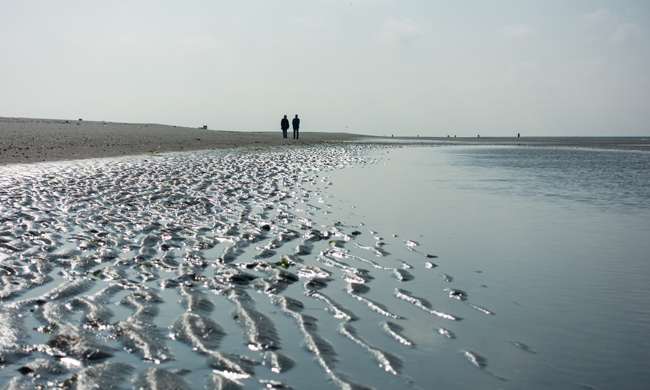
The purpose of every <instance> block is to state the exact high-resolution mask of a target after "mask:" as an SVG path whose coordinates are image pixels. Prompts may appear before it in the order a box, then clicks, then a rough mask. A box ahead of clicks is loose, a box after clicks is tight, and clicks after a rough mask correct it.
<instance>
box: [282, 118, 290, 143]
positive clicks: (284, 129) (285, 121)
mask: <svg viewBox="0 0 650 390" xmlns="http://www.w3.org/2000/svg"><path fill="white" fill-rule="evenodd" d="M280 127H281V128H282V138H287V130H288V129H289V119H287V116H286V115H285V116H284V118H282V121H280Z"/></svg>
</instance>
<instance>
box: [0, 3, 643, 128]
mask: <svg viewBox="0 0 650 390" xmlns="http://www.w3.org/2000/svg"><path fill="white" fill-rule="evenodd" d="M0 90H1V91H2V92H1V93H0V116H14V117H35V118H61V119H77V118H84V119H87V120H107V121H117V122H145V123H161V124H171V125H182V126H192V127H198V126H201V125H203V124H206V125H209V126H210V128H212V129H225V130H239V131H249V130H251V131H252V130H270V131H271V130H272V131H278V132H279V123H280V119H281V117H282V115H285V114H286V115H288V116H289V117H293V116H294V115H295V114H299V116H300V117H301V118H302V121H303V131H310V130H311V131H332V132H336V131H347V132H353V133H361V134H376V135H390V134H395V135H421V136H423V135H431V136H446V135H447V134H450V135H452V136H453V135H454V134H455V135H458V136H476V135H477V134H481V135H482V136H488V135H516V133H518V132H519V133H522V135H561V136H571V135H582V136H587V135H650V1H648V0H629V1H626V0H616V1H597V0H576V1H571V0H561V1H560V0H557V1H548V0H537V1H525V0H500V1H497V0H465V1H450V0H444V1H438V0H395V1H390V0H346V1H338V0H313V1H307V0H275V1H268V0H266V1H265V0H259V1H253V0H238V1H214V0H205V1H183V2H181V1H165V0H155V1H153V0H151V1H148V0H147V1H145V0H130V1H121V0H111V1H99V0H96V1H87V0H83V1H81V0H79V1H63V0H62V1H55V0H47V1H45V0H41V1H31V0H20V1H18V0H16V1H9V0H0Z"/></svg>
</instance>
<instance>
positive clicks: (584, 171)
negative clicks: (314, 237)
mask: <svg viewBox="0 0 650 390" xmlns="http://www.w3.org/2000/svg"><path fill="white" fill-rule="evenodd" d="M378 154H380V155H381V160H380V162H379V164H377V165H373V166H366V167H363V168H361V169H358V172H353V171H354V170H345V171H337V172H334V173H333V174H332V178H331V180H332V181H333V182H334V183H335V185H337V195H338V197H339V198H341V199H346V200H348V201H349V203H350V204H351V205H355V206H356V208H354V209H353V217H352V218H353V219H354V218H357V219H359V220H363V221H365V222H366V223H368V224H369V225H370V224H372V225H373V226H376V228H377V230H379V231H381V232H382V233H390V232H398V231H399V232H401V233H402V234H403V235H405V236H408V237H413V238H414V239H417V240H420V242H421V244H422V250H423V251H425V252H427V253H435V254H437V255H439V256H440V259H439V261H438V263H439V264H440V265H441V268H442V265H444V271H442V272H444V273H446V274H450V275H452V276H453V277H454V280H453V283H450V285H452V286H454V287H457V288H460V289H462V290H465V291H467V292H468V293H469V294H470V296H472V297H473V298H474V300H475V301H476V302H477V303H483V304H485V306H487V307H489V308H490V309H492V310H494V311H495V312H496V313H497V315H496V316H493V317H489V318H487V319H485V320H484V321H480V322H466V323H463V324H462V326H461V329H463V330H464V331H466V332H468V333H467V334H465V333H463V339H464V340H465V341H466V342H468V343H470V344H472V343H474V344H475V345H480V346H481V348H480V351H481V352H484V354H485V355H486V356H488V357H489V358H490V365H491V366H493V367H494V366H495V365H502V366H501V367H500V368H501V369H502V370H499V371H498V373H499V374H500V375H503V376H505V377H507V378H508V380H509V381H510V382H515V383H518V385H514V386H512V388H520V387H522V386H523V387H527V388H543V387H545V385H544V384H545V383H548V384H549V386H555V387H566V386H568V385H569V384H577V383H587V384H590V385H593V386H596V388H600V387H608V386H611V384H612V383H615V381H618V380H620V381H622V382H620V383H625V386H626V387H629V388H642V387H643V385H642V383H644V381H647V379H648V376H647V372H646V370H645V367H644V362H646V361H648V358H650V355H649V353H648V347H650V345H648V344H649V342H648V340H649V339H650V337H649V336H650V312H649V311H648V310H647V309H645V308H646V307H647V302H648V299H650V264H649V262H648V253H650V243H649V242H648V237H650V226H649V225H648V223H647V221H648V220H649V217H650V176H648V175H647V172H648V168H650V167H649V165H650V160H649V159H648V154H647V153H644V152H630V151H603V150H586V149H564V148H562V149H555V148H517V147H467V146H460V147H451V148H450V147H438V148H426V147H422V148H403V149H391V150H389V151H381V152H378ZM355 170H356V169H355ZM477 271H481V272H480V273H478V272H477ZM481 285H486V286H487V287H488V288H483V289H481V288H479V286H481ZM418 287H421V288H424V289H425V290H427V289H431V288H432V289H433V290H434V291H435V290H437V289H439V288H440V286H438V285H432V286H424V285H421V286H418ZM460 339H461V337H459V338H458V340H457V341H459V342H460ZM503 340H516V341H521V342H524V343H525V344H528V345H530V347H531V348H532V349H534V350H535V351H536V352H537V354H525V355H522V354H520V353H518V352H516V351H510V350H508V348H506V347H505V346H504V345H503V344H502V343H501V342H502V341H503ZM494 355H497V356H494ZM495 358H496V359H497V360H498V363H497V362H495V361H494V360H495ZM494 371H495V372H496V371H497V369H494ZM504 372H507V373H509V374H510V375H504V374H502V373H504ZM615 378H616V379H615ZM503 387H504V388H509V386H508V384H505V385H503Z"/></svg>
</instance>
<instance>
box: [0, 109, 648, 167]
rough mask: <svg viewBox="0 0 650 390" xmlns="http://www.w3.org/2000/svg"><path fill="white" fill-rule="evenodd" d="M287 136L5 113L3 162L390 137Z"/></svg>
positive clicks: (539, 142)
mask: <svg viewBox="0 0 650 390" xmlns="http://www.w3.org/2000/svg"><path fill="white" fill-rule="evenodd" d="M288 133H289V138H286V139H285V138H282V133H281V131H280V130H278V131H260V132H242V131H224V130H206V129H199V128H189V127H178V126H168V125H159V124H143V123H116V122H97V121H79V120H57V119H31V118H0V164H2V165H6V164H29V163H36V162H44V161H61V160H78V159H87V158H102V157H119V156H129V155H141V154H150V153H164V152H180V151H191V150H205V149H223V148H236V147H259V146H280V145H313V144H317V143H322V142H324V141H355V140H360V139H366V140H367V139H369V138H377V139H381V140H382V141H384V140H387V139H389V138H387V137H372V136H368V135H359V134H349V133H326V132H310V131H301V133H300V139H299V140H294V139H292V131H291V130H290V131H289V132H288ZM390 139H391V140H392V139H394V140H395V141H418V142H421V141H431V142H441V143H463V144H474V143H479V144H499V145H503V144H506V145H508V144H513V145H527V146H556V147H589V148H609V149H612V148H615V149H635V150H650V137H648V139H645V140H641V139H638V138H636V139H611V138H610V139H603V138H551V137H548V138H546V137H522V138H517V137H511V138H508V137H480V138H479V137H471V138H470V137H458V138H455V137H399V138H397V137H396V138H392V137H391V138H390Z"/></svg>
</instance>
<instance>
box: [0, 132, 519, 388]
mask: <svg viewBox="0 0 650 390" xmlns="http://www.w3.org/2000/svg"><path fill="white" fill-rule="evenodd" d="M377 148H389V146H382V147H379V146H368V145H366V146H360V145H348V146H345V147H341V146H319V147H309V148H278V149H270V150H257V151H254V152H247V151H230V152H217V151H213V152H200V153H187V154H171V155H165V156H150V157H139V158H127V159H119V160H117V159H116V160H96V161H90V160H89V161H83V162H70V163H58V164H47V165H46V164H43V165H35V166H30V167H13V168H12V167H8V168H7V167H5V168H3V171H2V179H1V184H2V185H1V186H0V279H1V281H2V284H1V285H0V331H1V332H0V334H1V335H2V336H0V364H1V365H2V366H3V370H2V372H1V374H0V386H6V388H21V387H29V386H42V387H44V388H51V387H57V386H59V387H66V386H68V387H71V386H75V385H76V386H79V387H81V388H90V387H98V388H107V387H130V384H134V385H135V386H136V387H143V388H148V387H151V386H154V384H155V383H159V382H161V381H163V382H164V383H167V384H168V387H170V386H171V387H174V388H210V389H220V388H239V387H240V386H252V387H256V386H257V387H260V386H261V387H267V388H311V389H319V388H323V389H327V388H342V389H348V388H349V389H366V388H388V387H390V388H409V387H410V388H428V387H429V386H430V384H431V382H430V381H432V380H433V377H432V374H431V373H428V372H423V370H421V368H420V367H417V366H415V365H411V362H413V361H414V360H416V359H421V358H422V357H423V356H429V355H430V356H432V359H435V358H434V357H435V356H438V357H439V358H440V359H456V360H458V361H459V366H460V367H462V368H458V369H459V370H461V371H465V370H466V371H467V372H468V373H469V374H467V375H479V376H480V375H483V376H485V377H486V379H485V380H491V379H494V380H495V382H494V383H495V384H496V383H498V382H499V380H497V379H496V377H494V378H492V377H490V376H489V375H485V371H486V370H484V369H483V368H484V366H485V364H477V363H476V362H487V359H486V358H483V357H482V356H480V355H478V354H476V353H470V352H465V356H466V357H467V359H469V361H470V363H473V364H474V365H476V366H478V367H479V368H481V369H483V370H477V369H476V368H475V367H472V365H471V364H463V363H461V362H462V360H463V359H461V358H458V356H457V355H459V354H458V348H459V347H460V346H454V347H444V348H443V347H440V346H441V345H442V344H445V343H450V342H451V343H454V342H456V343H457V342H458V340H456V336H455V334H458V335H459V336H458V339H461V336H460V335H461V334H462V329H461V331H458V332H455V327H456V326H458V325H457V324H458V323H459V321H458V320H460V317H459V316H458V315H457V314H455V313H454V311H458V312H463V313H466V310H464V309H463V308H464V307H465V308H466V307H467V305H470V306H471V307H472V308H474V309H476V310H479V311H482V312H483V313H485V314H491V312H490V311H489V310H488V309H484V308H482V307H480V306H477V305H474V304H470V303H469V302H465V299H463V298H465V296H466V294H465V293H464V292H463V291H462V290H451V289H447V290H443V288H444V287H446V286H448V285H449V282H451V281H453V276H451V275H447V274H444V273H443V274H441V273H440V271H439V269H443V268H444V266H443V265H442V263H443V259H440V260H441V261H440V264H441V265H440V266H439V269H438V268H436V269H435V270H433V269H432V268H435V267H438V265H436V264H433V263H431V262H427V261H426V259H428V258H430V257H434V256H431V255H424V254H423V253H420V252H418V250H417V248H418V246H419V244H420V241H422V240H425V239H426V238H422V237H418V240H419V241H413V240H410V239H408V238H406V239H402V238H397V237H398V236H399V235H395V234H393V233H399V232H375V231H372V230H370V229H371V228H372V226H364V225H363V224H361V223H360V222H361V221H350V220H349V216H348V215H347V214H346V213H345V212H343V211H341V208H340V207H338V206H337V207H332V205H333V204H338V203H337V202H338V200H337V199H336V198H335V197H334V194H332V192H331V191H330V186H332V183H331V182H330V180H329V179H328V177H327V172H328V171H331V170H334V169H341V168H344V167H346V166H351V165H354V166H360V165H364V164H372V163H374V162H375V160H373V159H371V158H369V157H367V153H366V152H367V151H369V150H375V149H377ZM348 207H349V206H348ZM382 234H386V235H388V234H393V236H392V237H388V236H387V237H386V238H385V239H384V238H382V237H381V236H380V235H382ZM407 269H408V271H407ZM440 275H443V277H444V279H441V278H440ZM416 282H417V283H420V284H425V285H427V286H429V287H427V288H426V290H424V289H421V288H419V289H417V291H418V292H417V295H416V294H415V293H411V292H410V289H409V288H408V287H406V288H402V286H409V285H411V284H414V283H416ZM424 291H426V292H428V293H427V295H426V297H425V296H422V295H423V294H424ZM450 291H451V293H450ZM450 296H451V297H453V298H456V299H453V300H450V299H449V297H450ZM463 317H465V320H464V321H462V322H467V321H481V318H479V317H478V316H476V317H474V316H473V317H471V318H470V317H467V314H463ZM421 323H426V324H428V326H427V328H428V329H427V331H426V332H423V331H422V330H421V327H420V326H419V325H418V326H414V325H416V324H421ZM27 324H29V326H28V325H27ZM34 324H36V325H38V326H32V325H34ZM438 325H440V326H438ZM443 326H444V328H443ZM521 345H525V344H523V343H522V344H521ZM462 347H463V348H465V347H467V348H470V347H472V346H462ZM447 352H449V355H448V356H446V357H445V356H442V357H440V354H441V353H442V354H445V353H447ZM479 357H480V359H479ZM432 364H433V365H435V360H432ZM445 366H448V364H445ZM443 371H444V370H438V372H437V374H436V375H443V374H444V372H443ZM499 379H501V378H499ZM438 383H444V382H438ZM283 386H284V387H283ZM290 386H291V387H290ZM171 387H170V388H171Z"/></svg>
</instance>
